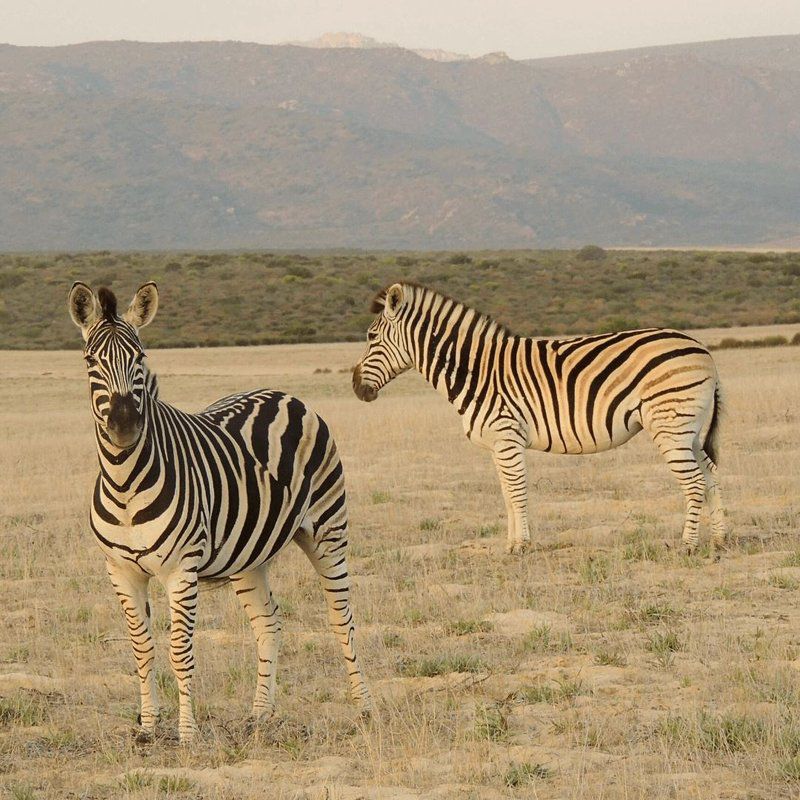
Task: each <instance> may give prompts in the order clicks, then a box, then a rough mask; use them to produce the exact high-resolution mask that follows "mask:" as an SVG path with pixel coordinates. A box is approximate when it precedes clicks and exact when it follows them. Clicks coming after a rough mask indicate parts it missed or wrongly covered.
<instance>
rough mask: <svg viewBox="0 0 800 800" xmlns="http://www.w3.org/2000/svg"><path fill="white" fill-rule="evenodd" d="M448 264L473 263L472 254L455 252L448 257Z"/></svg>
mask: <svg viewBox="0 0 800 800" xmlns="http://www.w3.org/2000/svg"><path fill="white" fill-rule="evenodd" d="M447 263H448V264H471V263H472V256H468V255H467V254H466V253H453V255H451V256H450V258H448V259H447Z"/></svg>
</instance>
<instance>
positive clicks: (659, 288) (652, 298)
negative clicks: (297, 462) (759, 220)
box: [0, 248, 800, 349]
mask: <svg viewBox="0 0 800 800" xmlns="http://www.w3.org/2000/svg"><path fill="white" fill-rule="evenodd" d="M597 250H599V248H597ZM587 254H588V255H589V256H592V255H595V256H599V257H597V258H588V259H587V258H586V256H587ZM75 280H82V281H85V282H87V283H89V284H90V285H92V286H97V285H102V284H106V285H109V286H111V287H112V288H114V289H115V290H116V291H117V293H118V294H119V295H120V302H123V300H124V302H126V303H127V302H128V301H129V300H130V297H131V295H132V294H133V291H134V289H135V288H136V286H138V285H139V284H140V283H143V282H144V281H149V280H155V281H157V282H158V284H159V288H160V290H161V295H162V299H163V300H164V303H165V308H168V309H169V310H168V311H167V312H166V313H164V314H162V315H161V317H160V319H159V324H158V325H157V326H154V328H153V329H152V332H151V333H150V336H149V342H150V345H151V346H153V347H202V346H216V345H248V344H275V343H278V342H321V341H327V342H338V341H348V340H349V341H352V340H358V341H360V340H361V339H362V338H363V335H364V330H365V329H366V327H367V325H368V324H369V322H370V319H371V318H370V314H369V311H368V309H369V303H370V300H371V299H372V297H373V295H374V294H375V292H376V291H377V290H378V289H381V288H382V287H384V286H386V285H388V284H391V283H394V282H395V281H400V280H410V281H416V282H418V283H423V284H425V285H428V286H432V287H433V288H435V289H438V290H439V291H443V292H445V293H448V294H451V295H452V296H453V297H457V298H459V299H460V300H463V301H464V302H465V303H468V304H469V305H472V306H474V307H476V308H478V309H479V310H481V311H484V312H486V313H488V314H491V315H492V316H494V317H497V318H498V319H499V320H500V321H502V322H504V323H505V324H507V325H508V326H509V327H510V328H511V329H512V330H514V331H515V332H517V333H520V334H523V335H526V336H533V335H549V334H564V333H594V332H597V331H610V330H620V329H623V328H641V327H647V326H650V325H661V326H668V327H676V328H693V327H711V326H720V327H731V326H736V325H773V324H785V323H800V253H798V252H787V253H734V252H714V251H675V250H660V251H631V250H613V251H609V252H607V253H603V251H599V253H597V252H595V253H592V251H591V250H590V249H588V253H587V248H584V250H583V251H575V250H514V251H484V252H472V253H448V252H438V253H386V252H379V253H365V252H356V253H317V254H313V253H307V254H291V253H266V252H253V253H110V252H98V253H53V254H44V253H38V254H35V255H25V254H20V255H13V254H5V255H2V254H0V348H25V349H39V348H43V349H53V348H66V349H72V348H75V347H77V340H76V338H75V332H74V330H73V329H72V323H71V322H70V321H69V319H68V318H67V317H66V315H61V314H46V315H44V316H43V315H42V313H41V309H43V308H47V309H52V308H61V307H62V304H63V303H64V298H65V296H66V293H67V290H68V288H69V286H70V284H71V283H72V281H75ZM32 298H33V301H32Z"/></svg>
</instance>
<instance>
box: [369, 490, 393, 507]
mask: <svg viewBox="0 0 800 800" xmlns="http://www.w3.org/2000/svg"><path fill="white" fill-rule="evenodd" d="M391 500H392V496H391V495H390V494H389V492H380V491H376V492H373V493H372V505H374V506H379V505H383V504H384V503H390V502H391Z"/></svg>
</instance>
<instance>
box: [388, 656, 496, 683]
mask: <svg viewBox="0 0 800 800" xmlns="http://www.w3.org/2000/svg"><path fill="white" fill-rule="evenodd" d="M485 671H486V664H485V663H484V662H483V660H482V659H480V658H478V657H477V656H472V655H445V656H431V657H430V658H420V659H407V660H404V661H401V662H400V664H399V665H398V672H399V673H400V674H401V675H403V676H405V677H407V678H433V677H435V676H436V675H449V674H450V673H451V672H485Z"/></svg>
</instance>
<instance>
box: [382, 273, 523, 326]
mask: <svg viewBox="0 0 800 800" xmlns="http://www.w3.org/2000/svg"><path fill="white" fill-rule="evenodd" d="M397 283H399V284H400V285H401V286H406V287H409V288H412V289H416V290H417V291H418V292H419V295H420V296H422V297H424V296H425V295H434V296H436V297H439V298H441V299H442V300H449V301H450V302H451V303H453V305H454V306H460V307H462V308H466V309H468V310H470V311H474V312H475V314H476V316H477V317H478V319H479V320H481V321H485V323H486V325H487V327H488V326H489V325H494V326H495V327H496V328H499V329H500V330H501V331H503V333H505V334H507V335H508V336H516V334H515V333H514V332H513V331H512V330H510V329H509V328H508V326H506V325H505V324H504V323H502V322H498V321H497V320H496V319H495V318H494V317H491V316H490V315H489V314H484V313H483V312H482V311H479V310H478V309H477V308H474V307H472V306H468V305H467V304H466V303H462V302H461V301H460V300H456V299H455V297H451V296H450V295H449V294H445V293H444V292H438V291H436V289H431V288H430V287H429V286H423V285H422V284H421V283H415V282H414V281H397ZM390 286H394V284H390ZM388 291H389V286H384V288H383V289H381V290H380V291H379V292H378V293H377V294H376V295H375V297H374V298H373V299H372V304H371V305H370V311H371V312H372V313H373V314H379V313H381V312H382V311H383V308H384V306H385V305H386V293H387V292H388Z"/></svg>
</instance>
